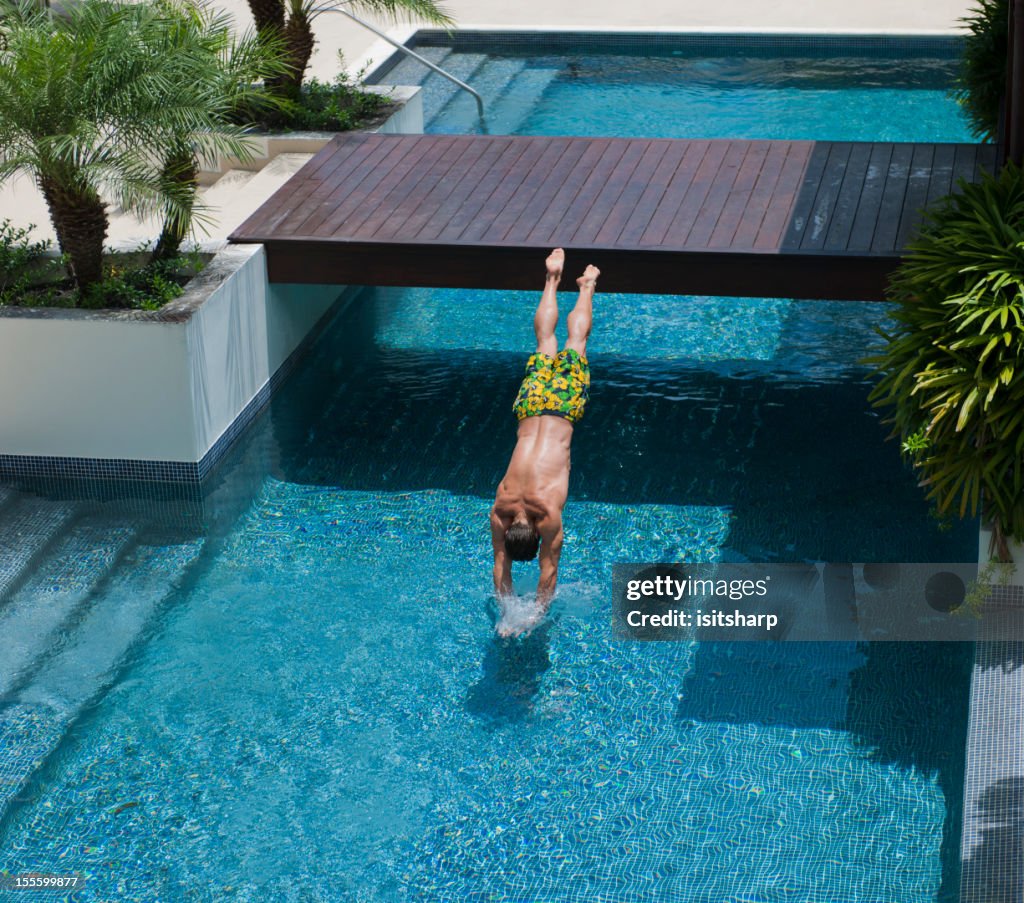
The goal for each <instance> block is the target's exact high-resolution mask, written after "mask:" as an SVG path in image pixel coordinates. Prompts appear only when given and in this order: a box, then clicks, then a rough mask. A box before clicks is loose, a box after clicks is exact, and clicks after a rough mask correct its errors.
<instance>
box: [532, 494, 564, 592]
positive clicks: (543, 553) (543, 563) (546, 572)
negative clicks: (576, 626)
mask: <svg viewBox="0 0 1024 903" xmlns="http://www.w3.org/2000/svg"><path fill="white" fill-rule="evenodd" d="M538 532H539V533H540V556H539V559H538V560H539V562H540V580H538V581H537V603H538V604H539V605H540V607H541V608H542V609H543V610H544V611H547V610H548V608H549V607H550V606H551V599H552V597H553V596H554V595H555V586H556V585H557V583H558V559H559V556H560V555H561V554H562V515H561V512H556V513H555V514H553V515H551V516H549V517H546V518H544V521H543V522H542V524H540V525H539V526H538Z"/></svg>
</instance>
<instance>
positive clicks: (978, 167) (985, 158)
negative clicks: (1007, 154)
mask: <svg viewBox="0 0 1024 903" xmlns="http://www.w3.org/2000/svg"><path fill="white" fill-rule="evenodd" d="M998 156H999V150H998V148H997V147H996V146H995V145H994V144H979V145H978V157H977V160H976V161H975V167H974V181H975V182H980V181H981V174H982V173H983V172H987V173H988V174H989V175H991V174H992V173H994V172H995V171H996V160H997V158H998Z"/></svg>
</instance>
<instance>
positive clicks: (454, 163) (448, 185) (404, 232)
mask: <svg viewBox="0 0 1024 903" xmlns="http://www.w3.org/2000/svg"><path fill="white" fill-rule="evenodd" d="M488 143H489V142H483V141H472V142H467V143H466V147H465V149H464V150H462V152H461V153H459V152H457V151H455V150H453V151H452V153H451V155H450V156H449V158H448V160H447V161H445V162H443V163H441V164H439V165H438V167H437V169H436V171H435V173H434V179H433V185H431V186H430V187H429V190H428V191H426V192H425V193H424V192H422V191H421V190H420V189H421V188H425V187H427V186H426V185H425V184H424V181H422V180H421V182H420V183H419V185H418V186H417V192H418V193H417V192H410V193H409V196H408V197H407V198H406V199H405V200H404V201H403V203H402V206H403V208H404V209H406V210H408V211H409V214H408V216H407V217H405V218H404V219H403V218H401V217H400V216H395V217H392V218H390V219H389V220H388V221H387V222H386V223H384V224H382V225H381V226H379V227H378V228H377V230H376V231H375V232H374V233H373V234H374V235H375V236H380V237H381V238H393V239H395V240H396V241H402V240H405V239H413V238H415V237H416V235H417V233H418V232H419V231H420V229H422V228H423V227H424V226H425V225H427V224H428V223H429V222H430V221H431V220H432V219H433V218H434V216H435V215H436V213H437V211H438V209H439V208H440V207H441V205H442V204H443V203H444V202H445V201H446V200H448V197H449V196H450V195H451V193H452V192H453V191H455V190H456V189H457V188H458V187H459V183H460V182H461V181H462V180H463V179H464V178H465V177H466V173H467V171H468V170H469V169H470V167H472V165H473V164H474V163H475V162H476V161H477V159H479V157H480V154H482V153H483V151H484V148H485V147H486V146H487V144H488ZM445 163H447V166H445ZM414 197H418V201H414V200H413V198H414Z"/></svg>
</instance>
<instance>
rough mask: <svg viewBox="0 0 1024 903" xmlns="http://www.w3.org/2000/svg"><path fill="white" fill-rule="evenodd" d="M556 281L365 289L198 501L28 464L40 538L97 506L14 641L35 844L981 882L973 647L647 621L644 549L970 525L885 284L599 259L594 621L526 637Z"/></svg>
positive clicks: (922, 893)
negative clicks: (180, 504) (824, 290)
mask: <svg viewBox="0 0 1024 903" xmlns="http://www.w3.org/2000/svg"><path fill="white" fill-rule="evenodd" d="M876 62H877V61H876ZM852 71H854V72H855V71H856V69H855V68H854V69H853V70H852ZM908 90H916V89H908ZM556 96H557V95H556ZM446 103H447V101H446ZM557 103H559V104H561V103H562V101H557ZM754 113H755V114H756V108H755V109H754ZM546 115H548V114H547V113H545V112H544V110H543V103H542V104H541V106H540V107H539V108H538V110H537V112H536V113H535V116H536V117H538V118H542V117H544V116H546ZM616 115H618V111H616ZM835 115H839V114H835ZM945 117H946V119H945V122H946V126H945V128H947V129H948V131H947V132H941V133H939V134H933V135H932V136H931V137H932V138H935V139H939V138H947V137H948V138H949V140H958V139H959V135H960V131H959V130H961V129H962V123H961V122H960V120H959V117H958V114H957V111H956V110H955V108H954V107H952V106H951V105H950V104H949V102H948V101H946V107H945ZM915 118H916V117H915ZM441 122H442V120H437V121H435V122H434V124H433V126H432V127H437V128H439V127H441ZM913 125H914V127H916V126H917V123H916V122H915V123H914V124H913ZM609 127H614V128H617V129H618V128H620V127H621V126H620V125H619V124H618V123H617V122H616V124H615V125H614V126H609ZM579 263H582V261H581V262H579ZM535 300H536V299H535V295H534V294H533V293H519V292H513V293H493V292H483V293H481V292H467V291H434V290H431V291H426V290H390V289H366V290H364V291H362V292H360V293H358V294H357V295H356V296H355V297H354V298H353V299H352V300H350V302H349V304H348V306H347V307H346V308H345V310H344V311H342V312H341V313H339V315H338V317H337V318H336V320H335V321H334V322H333V324H332V326H331V327H330V328H329V329H328V330H327V331H326V332H325V334H324V335H323V336H321V338H320V339H319V340H318V342H317V344H316V346H315V347H314V349H313V351H312V352H311V353H310V355H309V356H308V357H307V358H306V359H305V360H304V361H303V363H302V364H301V365H300V367H299V368H298V369H297V371H296V372H295V373H294V374H293V375H292V376H291V377H290V378H289V380H288V381H287V382H286V384H285V385H284V387H283V388H282V390H281V391H280V393H279V394H278V395H277V396H276V398H275V399H274V400H273V402H272V403H271V406H270V409H269V410H268V412H267V413H266V415H265V416H263V417H262V418H261V419H260V421H259V422H258V423H257V424H256V425H255V426H254V427H253V428H252V429H251V430H249V431H248V432H247V434H246V435H245V437H244V438H243V440H242V442H241V443H240V444H239V446H238V447H237V448H236V449H235V450H234V451H233V452H232V454H231V456H230V459H229V460H228V461H226V462H225V464H224V466H223V467H222V468H221V470H220V471H219V474H218V477H217V480H216V483H217V485H216V486H214V487H213V488H212V493H213V494H212V496H211V502H210V505H209V507H208V514H209V516H208V521H207V522H206V523H204V524H202V525H201V526H200V528H199V529H195V528H193V529H189V523H188V519H187V518H186V517H182V516H179V512H178V511H177V510H176V509H174V508H173V506H172V505H170V504H166V505H149V506H142V507H140V506H139V505H137V504H136V505H130V504H129V503H128V502H127V501H126V500H118V501H109V502H86V501H74V502H70V501H61V500H41V499H38V498H34V497H32V496H25V495H17V494H9V495H8V496H5V497H4V498H0V505H2V507H0V518H2V519H3V522H4V526H5V527H6V528H7V531H8V535H15V533H16V535H17V536H18V537H20V539H19V542H20V543H21V544H22V545H23V546H25V547H26V548H28V549H29V550H30V551H31V549H32V548H33V547H32V545H31V543H32V541H33V540H32V537H33V536H35V535H37V533H38V534H39V535H43V528H42V527H40V526H39V521H40V520H41V519H42V518H43V517H44V516H45V518H46V519H47V523H51V524H52V523H53V522H54V521H55V520H59V523H60V529H59V531H58V532H57V534H56V538H54V537H51V538H50V539H49V543H50V544H49V545H48V546H46V547H45V548H43V547H42V546H40V548H39V550H37V553H36V556H35V558H34V559H33V560H34V561H35V562H36V564H35V566H34V573H33V576H31V577H30V578H29V579H28V581H27V582H25V581H24V580H21V579H15V578H12V579H11V585H10V587H9V589H8V590H7V592H8V595H9V596H10V598H9V599H8V601H7V606H6V607H5V608H4V609H0V617H7V618H8V620H5V621H3V622H2V626H0V629H4V628H6V629H7V631H8V632H7V634H6V636H7V637H8V638H11V637H14V638H15V639H18V638H20V639H21V641H22V643H20V644H19V642H13V643H9V644H8V645H9V647H10V648H11V649H14V650H15V653H16V651H17V650H18V649H22V648H25V649H27V648H28V646H29V639H30V638H31V637H32V636H36V635H39V634H40V633H41V631H42V626H45V625H47V624H51V625H52V626H53V634H52V638H53V642H52V644H51V646H50V651H49V653H48V654H47V655H46V656H45V657H43V658H32V657H30V656H29V655H28V653H27V652H26V653H24V654H22V655H21V656H20V658H19V657H18V655H17V654H15V653H12V652H9V651H4V652H3V653H2V654H0V665H2V668H0V676H2V677H3V679H4V681H5V684H4V687H3V690H2V692H3V694H4V699H5V707H4V708H3V710H2V711H0V717H2V719H3V720H2V723H0V730H2V734H0V777H2V778H3V782H2V783H0V786H2V787H3V788H5V789H4V791H3V792H4V796H3V797H2V805H3V806H4V808H3V810H2V816H0V817H2V821H0V832H2V835H3V836H2V841H0V849H3V850H4V851H5V860H4V862H3V863H2V865H3V867H5V868H7V869H9V870H10V871H12V872H18V871H28V870H39V871H48V872H57V873H67V872H70V871H81V872H82V873H83V874H84V875H86V877H87V885H86V888H85V890H84V891H83V893H82V896H81V899H87V900H110V899H116V900H147V901H148V900H158V899H159V900H193V899H209V900H225V899H228V900H296V901H299V900H331V901H333V900H344V901H349V900H354V901H375V903H376V901H406V900H408V901H411V900H422V901H434V900H438V901H484V900H502V899H504V900H510V901H520V903H525V901H531V903H533V901H570V900H571V901H577V900H578V901H585V903H593V901H615V903H627V901H629V903H632V901H666V900H680V901H694V903H696V901H701V903H703V901H715V903H719V901H737V903H738V901H794V903H795V901H801V903H805V901H812V900H813V901H825V900H841V901H843V903H859V901H864V903H877V901H879V900H888V899H893V900H900V901H907V903H909V901H922V903H923V901H932V900H935V899H936V898H941V899H954V898H955V896H956V894H955V888H956V879H957V868H958V866H957V863H956V848H957V837H956V835H957V832H958V820H959V812H958V807H959V804H960V793H961V782H962V771H963V734H964V723H965V719H966V704H967V698H966V680H967V675H968V673H969V667H970V663H971V659H970V653H969V651H968V650H967V649H965V648H963V647H960V646H944V645H941V644H919V645H910V644H900V645H887V644H873V645H869V646H856V645H853V644H791V645H780V646H772V647H766V646H760V645H729V644H721V645H715V644H705V645H703V646H689V645H686V644H629V643H622V642H616V641H614V640H613V639H612V636H611V630H610V619H609V612H610V599H609V592H608V589H609V578H610V567H611V565H612V563H614V562H615V561H628V560H658V559H668V560H678V559H682V558H691V559H696V560H709V559H715V558H718V557H725V558H729V557H734V558H749V559H752V560H767V561H780V560H796V561H799V560H805V559H810V560H820V559H832V560H903V561H914V560H918V561H927V560H935V561H942V560H957V559H961V558H963V557H964V556H965V555H969V554H970V553H971V551H972V550H973V548H974V543H975V538H974V537H975V534H974V533H973V532H972V529H971V527H970V525H962V524H961V525H954V526H952V527H951V528H950V529H946V528H945V527H944V525H942V524H940V523H938V522H937V521H935V520H934V519H932V518H931V517H930V516H929V514H928V509H927V506H926V505H925V504H924V503H923V502H922V500H921V497H920V492H919V490H918V489H917V487H916V486H915V485H914V480H913V478H912V476H911V475H910V474H909V473H908V472H907V471H905V470H904V469H903V468H902V466H901V465H900V462H899V458H898V450H897V449H896V448H895V446H894V445H893V444H892V443H885V442H884V441H883V437H884V434H885V430H884V427H883V426H882V425H881V424H880V422H879V418H878V416H877V414H876V413H875V412H873V411H871V409H870V408H869V406H868V405H867V403H866V400H865V397H866V391H867V383H866V377H865V372H864V370H863V368H862V367H861V366H860V365H859V364H858V360H859V359H860V357H861V356H862V355H863V353H864V351H865V348H866V347H867V346H868V344H869V343H870V341H871V335H872V332H871V326H872V324H873V323H875V322H877V321H878V318H879V317H880V316H882V315H883V314H884V308H882V307H880V306H878V305H868V304H849V303H816V302H800V303H797V302H790V301H785V300H778V299H761V300H749V301H739V300H736V299H717V298H706V299H688V300H683V299H678V298H665V297H646V298H644V297H635V296H634V297H628V296H618V297H610V296H607V295H604V296H602V295H600V294H599V295H598V305H597V313H596V317H597V325H596V328H595V335H594V337H593V340H592V346H591V357H592V361H593V366H594V373H595V375H594V387H593V392H592V396H591V405H590V410H589V412H588V415H587V418H586V421H585V422H584V424H583V425H582V427H581V429H580V430H579V434H578V436H577V437H576V439H575V441H574V468H573V483H572V498H571V500H570V504H569V506H567V509H566V525H567V526H566V530H567V551H566V554H565V556H564V564H563V574H562V589H561V592H560V598H559V600H558V602H557V605H556V609H555V617H554V618H553V619H552V621H551V623H549V624H548V625H547V626H546V627H545V628H544V629H542V630H538V631H537V632H535V633H534V634H533V635H532V636H531V637H529V638H528V639H526V640H524V641H521V642H517V643H511V644H503V643H500V642H498V641H496V640H495V639H494V637H493V632H492V628H491V621H490V618H489V616H488V611H489V595H488V587H489V576H490V575H489V560H488V559H489V546H488V542H487V536H486V531H485V526H484V524H485V515H486V511H487V509H488V507H489V504H490V500H491V498H492V494H493V490H494V486H495V484H496V482H497V480H498V479H499V478H500V476H501V474H502V472H503V470H504V466H505V463H506V461H507V455H508V453H509V451H510V450H511V445H512V441H513V434H514V429H513V427H514V424H513V421H512V419H511V416H510V406H511V400H512V397H513V395H514V392H515V388H516V384H517V381H518V377H519V375H520V372H521V368H522V364H523V360H524V357H525V353H526V352H527V351H528V350H529V349H530V345H531V342H532V332H531V325H530V318H531V316H532V310H533V305H534V304H535ZM236 512H237V514H236ZM182 521H184V526H182ZM15 527H17V530H16V531H15ZM33 531H36V533H34V532H33ZM98 538H101V541H100V540H99V539H98ZM85 547H89V548H92V549H94V550H96V551H95V552H94V554H93V556H92V557H91V558H88V559H83V558H82V556H81V555H80V554H76V553H75V550H76V549H77V550H79V551H80V550H81V549H82V548H85ZM62 550H63V557H61V555H60V554H58V553H60V552H61V551H62ZM101 550H102V551H101ZM4 576H5V575H4V574H3V573H2V572H0V579H3V578H4ZM521 579H522V581H523V584H524V585H525V584H529V583H530V577H529V575H526V576H525V577H523V578H521ZM168 590H169V591H168ZM5 612H14V613H15V614H18V613H19V612H28V613H31V614H32V617H31V618H30V619H29V620H28V622H23V621H14V620H13V618H12V616H10V615H9V614H6V615H5ZM62 613H63V614H64V615H65V617H63V618H58V617H57V615H60V614H62ZM19 624H20V625H22V626H21V627H20V628H19V629H20V630H21V633H15V632H14V631H15V627H17V625H19ZM33 630H34V632H33ZM37 762H38V763H39V765H38V767H36V763H37ZM25 778H27V779H28V783H27V784H25V785H23V786H22V785H16V784H15V783H14V782H15V779H19V780H20V779H25ZM7 788H11V789H10V790H8V789H7ZM39 898H40V899H44V898H45V895H40V897H39Z"/></svg>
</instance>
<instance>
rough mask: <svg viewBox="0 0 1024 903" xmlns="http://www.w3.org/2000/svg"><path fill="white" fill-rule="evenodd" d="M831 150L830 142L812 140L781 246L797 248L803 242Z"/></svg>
mask: <svg viewBox="0 0 1024 903" xmlns="http://www.w3.org/2000/svg"><path fill="white" fill-rule="evenodd" d="M831 152H832V144H831V143H830V142H826V141H816V142H814V145H813V147H812V149H811V156H810V159H808V160H807V163H806V166H804V169H803V182H802V183H801V185H800V190H799V194H797V196H796V200H795V201H794V203H793V209H792V213H791V214H790V217H789V220H788V222H787V225H786V235H785V238H783V240H782V247H784V248H799V247H800V245H801V244H802V243H803V240H804V235H805V234H806V232H807V230H808V229H809V228H810V223H811V214H812V213H813V211H814V202H815V200H816V199H817V197H818V193H819V192H820V191H821V180H822V179H823V178H824V177H825V166H826V164H827V163H828V158H829V155H830V154H831Z"/></svg>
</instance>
